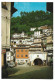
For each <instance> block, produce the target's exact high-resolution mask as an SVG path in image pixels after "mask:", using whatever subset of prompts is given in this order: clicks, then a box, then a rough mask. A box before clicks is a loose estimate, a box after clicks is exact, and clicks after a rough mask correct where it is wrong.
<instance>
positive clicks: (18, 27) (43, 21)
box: [11, 11, 53, 35]
mask: <svg viewBox="0 0 55 81" xmlns="http://www.w3.org/2000/svg"><path fill="white" fill-rule="evenodd" d="M20 15H21V16H18V17H12V18H11V35H12V34H13V33H21V32H22V31H24V32H25V33H28V34H29V35H31V33H30V28H31V27H36V28H38V27H39V26H43V25H51V26H52V25H53V14H52V13H50V12H44V11H35V12H34V11H32V12H29V13H28V12H21V13H20ZM36 30H38V29H36Z"/></svg>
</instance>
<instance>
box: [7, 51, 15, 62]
mask: <svg viewBox="0 0 55 81" xmlns="http://www.w3.org/2000/svg"><path fill="white" fill-rule="evenodd" d="M13 60H14V54H13V53H12V52H10V51H8V52H6V62H11V61H13Z"/></svg>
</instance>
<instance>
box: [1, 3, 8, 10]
mask: <svg viewBox="0 0 55 81" xmlns="http://www.w3.org/2000/svg"><path fill="white" fill-rule="evenodd" d="M2 8H4V9H6V10H7V7H6V2H2Z"/></svg>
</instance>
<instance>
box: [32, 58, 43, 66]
mask: <svg viewBox="0 0 55 81" xmlns="http://www.w3.org/2000/svg"><path fill="white" fill-rule="evenodd" d="M33 62H34V65H43V61H42V60H41V59H40V58H36V59H34V61H33Z"/></svg>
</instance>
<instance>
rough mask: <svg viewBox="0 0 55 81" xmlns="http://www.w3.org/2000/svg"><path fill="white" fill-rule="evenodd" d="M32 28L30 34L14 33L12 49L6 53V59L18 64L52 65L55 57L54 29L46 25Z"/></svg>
mask: <svg viewBox="0 0 55 81" xmlns="http://www.w3.org/2000/svg"><path fill="white" fill-rule="evenodd" d="M35 29H36V28H35V27H33V28H31V29H30V32H34V33H33V34H31V35H30V36H28V34H25V33H24V32H22V33H14V34H13V35H12V38H11V44H10V51H8V52H7V53H6V61H7V63H9V62H14V63H16V64H17V65H20V64H22V65H23V64H27V65H31V66H32V65H50V64H51V63H52V61H53V60H52V59H53V30H52V28H51V27H50V26H48V25H45V26H41V27H38V31H35Z"/></svg>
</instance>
